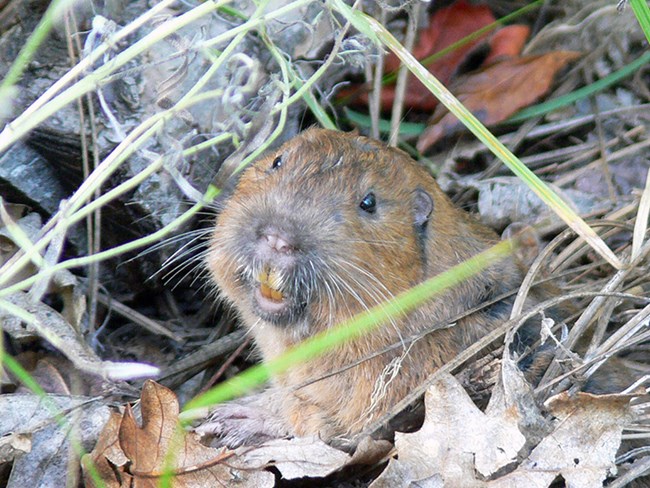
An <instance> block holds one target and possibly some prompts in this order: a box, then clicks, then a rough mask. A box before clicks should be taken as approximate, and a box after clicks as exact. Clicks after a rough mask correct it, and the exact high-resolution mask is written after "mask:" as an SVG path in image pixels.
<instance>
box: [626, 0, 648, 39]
mask: <svg viewBox="0 0 650 488" xmlns="http://www.w3.org/2000/svg"><path fill="white" fill-rule="evenodd" d="M630 5H631V6H632V10H633V11H634V15H636V20H638V21H639V25H640V26H641V29H643V33H644V34H645V38H646V39H647V40H648V42H650V8H648V3H647V1H646V0H630Z"/></svg>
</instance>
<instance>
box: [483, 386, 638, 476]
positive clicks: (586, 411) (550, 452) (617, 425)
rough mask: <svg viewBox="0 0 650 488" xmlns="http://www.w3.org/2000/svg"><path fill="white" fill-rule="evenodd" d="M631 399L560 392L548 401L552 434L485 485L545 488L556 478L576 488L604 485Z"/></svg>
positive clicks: (614, 469)
mask: <svg viewBox="0 0 650 488" xmlns="http://www.w3.org/2000/svg"><path fill="white" fill-rule="evenodd" d="M632 398H633V396H632V395H592V394H590V393H578V394H577V395H575V396H574V397H571V396H569V395H568V394H567V393H566V392H563V393H560V394H559V395H556V396H554V397H552V398H550V399H548V400H547V401H546V403H545V406H546V407H547V408H548V410H549V411H550V413H551V414H552V415H553V416H554V417H555V418H556V422H555V430H554V431H553V432H552V433H551V434H550V435H548V436H547V437H545V438H544V439H543V440H542V441H541V442H540V443H539V444H538V445H537V447H536V448H535V449H533V451H532V452H531V453H530V456H528V458H527V459H526V460H525V461H524V462H523V463H521V465H520V466H519V467H518V468H517V469H516V470H515V471H513V472H512V473H510V474H508V475H506V476H503V477H501V478H499V479H497V480H494V481H491V482H490V483H489V484H488V486H489V487H490V488H516V487H520V486H526V487H530V488H546V487H548V486H550V485H551V483H552V482H553V480H554V479H555V478H556V477H557V476H558V475H561V476H562V477H563V478H564V480H565V481H566V483H567V486H571V487H574V488H592V487H595V486H602V483H603V481H604V480H605V478H606V477H607V476H608V475H611V474H614V473H615V472H616V465H615V462H614V460H615V455H616V451H617V449H618V448H619V446H620V443H621V432H622V430H623V426H624V425H625V423H626V422H627V421H628V420H629V419H630V415H631V413H630V409H629V402H630V400H631V399H632Z"/></svg>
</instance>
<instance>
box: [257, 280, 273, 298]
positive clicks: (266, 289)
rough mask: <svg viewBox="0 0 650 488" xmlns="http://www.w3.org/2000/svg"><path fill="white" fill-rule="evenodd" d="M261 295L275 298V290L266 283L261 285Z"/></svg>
mask: <svg viewBox="0 0 650 488" xmlns="http://www.w3.org/2000/svg"><path fill="white" fill-rule="evenodd" d="M260 293H261V294H262V296H263V297H264V298H269V299H272V298H273V290H271V288H270V287H269V285H267V284H266V283H260Z"/></svg>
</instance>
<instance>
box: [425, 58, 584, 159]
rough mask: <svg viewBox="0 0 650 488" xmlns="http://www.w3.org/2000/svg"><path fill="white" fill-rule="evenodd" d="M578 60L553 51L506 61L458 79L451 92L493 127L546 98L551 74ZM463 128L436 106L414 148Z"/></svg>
mask: <svg viewBox="0 0 650 488" xmlns="http://www.w3.org/2000/svg"><path fill="white" fill-rule="evenodd" d="M578 56H580V53H577V52H575V51H555V52H550V53H546V54H541V55H538V56H524V57H521V58H514V59H506V60H504V61H501V62H499V63H496V64H491V65H489V66H487V67H485V68H483V69H481V70H478V71H474V72H472V73H470V74H468V75H467V76H464V77H461V78H459V79H458V80H457V81H456V82H455V83H454V84H453V85H452V87H451V91H452V93H454V95H456V98H458V100H460V102H461V103H462V104H463V105H464V106H465V107H466V108H467V109H468V110H469V111H470V112H472V113H473V114H474V115H475V116H476V117H477V118H478V119H479V120H480V121H481V122H483V123H484V124H486V125H490V124H495V123H497V122H501V121H503V120H505V119H507V118H508V117H509V116H510V115H512V114H514V113H515V112H516V111H517V110H519V109H520V108H523V107H526V106H528V105H530V104H531V103H533V102H535V101H536V100H537V99H539V98H540V97H541V96H543V95H544V94H546V92H548V90H549V89H550V87H551V83H552V82H553V78H554V77H555V74H556V73H557V72H558V71H559V70H560V69H562V68H563V67H564V66H566V64H567V63H569V62H570V61H572V60H574V59H576V58H577V57H578ZM463 127H464V126H463V124H462V123H461V122H460V121H459V120H458V119H457V118H456V116H454V115H453V114H451V113H449V111H448V110H447V109H446V107H444V106H443V105H438V107H437V108H436V110H435V111H434V113H433V116H432V117H431V122H430V126H429V127H428V128H427V129H426V130H425V131H424V132H423V133H422V135H421V136H420V138H419V140H418V143H417V148H418V150H419V151H420V152H424V151H426V150H427V149H428V148H429V147H431V146H432V145H433V144H435V143H436V142H437V141H438V140H440V139H441V138H442V137H444V136H447V135H450V134H452V133H454V132H456V131H458V130H459V129H461V128H463Z"/></svg>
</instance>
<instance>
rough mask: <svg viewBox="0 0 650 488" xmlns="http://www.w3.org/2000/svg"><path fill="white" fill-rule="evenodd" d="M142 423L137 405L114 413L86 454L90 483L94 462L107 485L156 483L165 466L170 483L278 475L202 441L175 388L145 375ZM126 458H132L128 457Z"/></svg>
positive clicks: (248, 481) (150, 486)
mask: <svg viewBox="0 0 650 488" xmlns="http://www.w3.org/2000/svg"><path fill="white" fill-rule="evenodd" d="M140 405H141V411H142V426H139V425H138V423H137V421H136V419H135V417H134V414H133V411H132V409H131V408H130V407H129V406H127V408H126V410H125V412H124V413H123V414H121V415H120V414H116V415H113V416H112V417H111V420H110V421H109V422H108V423H107V425H106V427H105V428H104V431H103V432H102V434H101V436H100V440H99V442H98V443H97V446H96V447H95V449H94V450H93V452H92V453H90V454H88V455H87V456H85V457H84V460H83V467H84V479H85V482H86V486H96V485H95V484H93V481H92V477H91V474H90V469H89V467H90V465H91V464H94V466H95V467H96V470H97V472H98V474H99V476H100V478H101V480H102V481H103V483H104V484H105V485H106V486H107V487H108V488H118V487H120V488H121V487H127V486H128V487H133V488H154V487H156V486H158V484H159V482H160V479H161V476H162V475H163V473H164V472H169V471H171V472H172V473H173V476H172V482H171V486H173V487H176V488H183V487H188V488H189V487H197V486H230V485H232V484H233V483H234V482H235V481H237V486H242V487H264V486H273V480H274V476H273V475H272V474H271V473H268V472H265V471H261V470H251V471H249V470H246V471H241V470H238V469H235V468H234V467H233V466H231V465H230V464H228V462H227V461H229V460H231V459H232V458H233V457H234V452H233V451H228V450H225V449H213V448H209V447H206V446H204V445H202V444H201V443H200V442H199V441H198V436H197V435H196V434H194V433H187V432H185V431H184V430H183V429H182V428H181V427H180V424H179V422H178V414H179V406H178V400H177V399H176V395H174V393H173V392H172V391H171V390H169V389H167V388H165V387H164V386H161V385H159V384H157V383H155V382H154V381H146V382H145V384H144V386H143V388H142V396H141V401H140ZM125 460H126V461H127V462H125Z"/></svg>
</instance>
